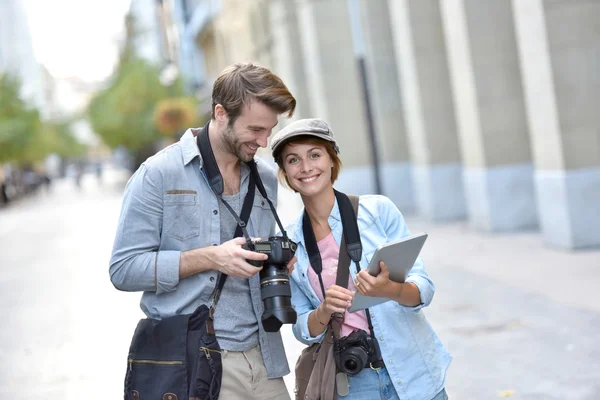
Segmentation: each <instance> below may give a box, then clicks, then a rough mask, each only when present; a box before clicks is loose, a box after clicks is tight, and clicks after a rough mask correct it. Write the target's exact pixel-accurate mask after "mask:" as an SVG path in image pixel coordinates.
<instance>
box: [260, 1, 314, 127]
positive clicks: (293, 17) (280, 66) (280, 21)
mask: <svg viewBox="0 0 600 400" xmlns="http://www.w3.org/2000/svg"><path fill="white" fill-rule="evenodd" d="M290 4H291V6H290ZM269 11H270V12H269V18H270V21H269V23H270V30H271V40H272V43H273V45H272V54H271V60H272V63H273V65H271V67H272V70H273V72H275V73H276V74H277V75H278V76H279V77H281V79H283V81H284V83H285V84H286V85H287V87H288V88H289V89H290V91H291V92H292V94H293V95H294V97H295V98H296V112H295V113H294V117H293V119H292V120H296V119H299V118H309V117H311V116H312V110H311V107H310V101H309V100H308V94H307V87H306V76H305V74H304V65H303V58H304V57H303V53H302V45H301V41H300V30H299V27H298V13H297V12H296V7H295V5H294V2H290V0H271V2H270V10H269ZM281 122H284V123H285V122H287V119H282V121H281ZM281 122H280V123H281ZM283 125H285V124H282V126H283Z"/></svg>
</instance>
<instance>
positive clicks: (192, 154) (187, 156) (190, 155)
mask: <svg viewBox="0 0 600 400" xmlns="http://www.w3.org/2000/svg"><path fill="white" fill-rule="evenodd" d="M201 130H202V128H190V129H188V130H187V131H185V133H184V134H183V136H182V137H181V139H179V145H180V146H181V151H182V154H183V165H188V164H189V163H190V162H191V161H192V160H193V159H194V158H196V157H198V159H199V160H200V165H202V156H201V155H200V149H198V145H197V144H196V136H195V135H197V134H198V133H200V131H201Z"/></svg>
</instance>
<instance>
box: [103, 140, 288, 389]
mask: <svg viewBox="0 0 600 400" xmlns="http://www.w3.org/2000/svg"><path fill="white" fill-rule="evenodd" d="M257 167H258V172H259V174H260V176H261V179H262V181H263V183H264V186H265V189H266V192H267V197H269V199H270V200H271V201H272V202H273V205H276V201H277V178H276V175H275V172H274V171H273V169H272V168H271V167H270V166H268V165H267V163H266V162H264V161H262V160H260V159H257ZM241 168H242V170H241V183H240V196H241V197H240V198H241V199H243V198H244V197H245V196H246V193H247V192H248V181H249V171H250V170H249V168H248V167H247V166H246V165H245V164H243V163H242V165H241ZM218 210H219V204H218V199H217V197H216V196H215V194H214V193H213V192H212V190H211V188H210V186H209V184H208V180H207V178H206V175H205V172H204V170H203V168H202V159H201V156H200V151H199V150H198V146H197V145H196V139H195V137H194V133H193V132H192V130H188V131H187V132H186V133H185V134H184V135H183V136H182V137H181V140H180V141H179V142H177V143H175V144H173V145H171V146H169V147H167V148H166V149H164V150H162V151H160V152H159V153H157V154H156V155H154V156H152V157H151V158H149V159H148V160H147V161H146V162H144V163H143V164H142V165H141V166H140V168H139V169H138V170H137V171H136V172H135V174H134V175H133V176H132V177H131V179H130V180H129V182H128V183H127V187H126V189H125V195H124V199H123V205H122V208H121V215H120V218H119V223H118V227H117V233H116V237H115V242H114V247H113V253H112V257H111V260H110V279H111V281H112V283H113V284H114V286H115V287H116V288H117V289H120V290H125V291H131V292H138V291H143V292H144V294H143V295H142V299H141V303H140V305H141V308H142V311H143V312H144V313H145V314H146V315H147V316H148V317H149V318H154V319H161V318H166V317H170V316H173V315H181V314H189V313H192V312H193V311H194V310H195V309H196V308H197V307H198V306H200V305H201V304H206V305H209V303H210V295H211V294H212V292H213V289H214V287H215V284H216V278H217V274H218V272H217V271H215V270H209V271H205V272H202V273H199V274H196V275H193V276H190V277H188V278H185V279H181V280H180V279H179V258H180V254H181V252H182V251H187V250H191V249H196V248H202V247H208V246H215V245H218V244H220V232H221V231H220V226H221V224H220V215H219V212H218ZM247 229H248V233H249V234H250V235H251V236H252V237H260V238H263V239H266V238H268V237H269V236H272V235H273V234H274V232H275V219H274V218H273V215H272V213H271V210H270V208H269V204H268V203H267V202H266V201H265V199H264V198H263V197H262V196H261V194H260V192H259V191H258V189H257V190H256V193H255V197H254V203H253V207H252V212H251V214H250V220H249V221H248V227H247ZM249 283H250V293H251V298H252V305H253V308H254V312H255V314H256V315H257V318H259V319H260V316H261V315H262V313H263V303H262V299H261V295H260V277H259V276H258V274H256V275H254V276H253V277H251V278H250V282H249ZM219 305H220V304H217V308H218V307H219ZM231 323H232V324H235V321H231ZM258 325H259V343H260V348H261V352H262V356H263V359H264V362H265V367H266V369H267V375H268V377H269V378H278V377H281V376H284V375H286V374H288V373H289V367H288V363H287V359H286V356H285V350H284V348H283V341H282V339H281V334H280V333H279V332H276V333H270V332H265V331H264V329H263V327H262V324H261V323H260V322H259V324H258Z"/></svg>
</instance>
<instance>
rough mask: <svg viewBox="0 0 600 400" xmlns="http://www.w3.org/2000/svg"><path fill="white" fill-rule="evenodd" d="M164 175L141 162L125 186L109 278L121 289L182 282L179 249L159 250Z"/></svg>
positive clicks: (166, 288)
mask: <svg viewBox="0 0 600 400" xmlns="http://www.w3.org/2000/svg"><path fill="white" fill-rule="evenodd" d="M162 192H163V190H162V178H161V177H160V174H159V173H158V172H157V171H153V170H151V169H149V168H148V167H147V166H146V165H142V166H141V167H140V168H139V169H138V170H137V171H136V173H135V174H134V175H133V176H132V177H131V179H130V180H129V182H128V183H127V187H126V189H125V195H124V198H123V204H122V207H121V215H120V217H119V223H118V226H117V233H116V235H115V242H114V245H113V251H112V256H111V260H110V267H109V272H110V279H111V282H112V283H113V285H114V286H115V287H116V288H117V289H119V290H124V291H130V292H137V291H146V292H155V293H156V294H161V293H166V292H170V291H172V290H174V289H175V287H176V286H177V284H178V283H179V259H180V252H179V251H174V250H167V251H158V249H159V246H160V234H161V229H162V215H163V199H162Z"/></svg>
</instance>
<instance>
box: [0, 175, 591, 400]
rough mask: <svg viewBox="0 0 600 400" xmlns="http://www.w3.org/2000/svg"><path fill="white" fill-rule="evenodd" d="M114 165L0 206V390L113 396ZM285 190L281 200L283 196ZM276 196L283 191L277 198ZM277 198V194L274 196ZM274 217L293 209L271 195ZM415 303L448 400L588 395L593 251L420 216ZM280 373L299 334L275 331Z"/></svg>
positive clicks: (121, 320) (120, 326) (122, 348)
mask: <svg viewBox="0 0 600 400" xmlns="http://www.w3.org/2000/svg"><path fill="white" fill-rule="evenodd" d="M125 180H126V175H125V173H123V172H121V171H117V170H110V169H109V170H107V171H106V172H105V175H104V181H103V182H102V184H98V182H97V181H96V179H95V176H92V175H86V176H84V179H83V184H82V188H81V189H78V188H77V187H76V186H75V184H74V182H72V181H68V180H64V181H57V182H55V183H54V184H53V187H52V188H51V191H50V192H49V193H44V192H40V193H38V194H36V195H34V196H32V197H30V198H27V199H24V200H22V201H19V202H18V203H15V204H12V205H10V206H8V207H5V208H1V209H0V293H1V296H0V310H1V311H2V323H1V324H0V357H1V359H2V360H3V362H2V365H1V366H0V398H2V399H8V398H10V399H13V400H20V399H31V398H34V397H41V398H46V399H63V400H64V399H119V398H122V396H123V394H122V391H123V378H124V373H125V368H126V357H127V351H128V347H129V341H130V339H131V335H132V334H133V330H134V328H135V325H136V323H137V321H138V320H139V318H142V317H143V314H142V313H141V311H140V309H139V305H138V303H139V298H140V294H139V293H124V292H119V291H118V290H116V289H115V288H114V287H113V286H112V284H111V282H110V280H109V275H108V261H109V257H110V251H111V248H112V241H113V238H114V231H115V228H116V223H117V219H118V214H119V210H120V205H121V195H122V192H123V187H124V183H125ZM286 196H287V197H286ZM281 199H284V200H283V201H282V200H281ZM285 199H288V200H285ZM280 202H281V203H282V204H280V211H281V213H282V214H283V213H285V217H283V216H282V220H283V221H284V223H285V221H289V219H290V218H291V217H292V215H291V214H293V213H296V212H297V206H298V201H297V198H295V197H293V196H292V195H288V194H283V195H282V196H281V197H280ZM407 221H408V223H409V227H410V229H411V231H413V232H420V231H425V232H428V233H429V239H428V242H427V243H426V244H425V248H424V250H423V257H424V260H425V266H426V268H427V270H428V272H429V273H430V275H431V277H432V278H433V280H434V282H435V284H436V287H437V292H436V295H435V298H434V301H433V304H432V305H431V307H429V308H427V309H426V310H425V313H426V315H427V317H428V319H429V321H430V323H431V324H432V325H433V327H434V329H435V330H436V332H437V334H438V335H439V336H440V338H441V340H442V342H443V343H444V344H445V345H446V346H447V347H448V349H449V350H450V352H451V353H452V354H453V356H454V361H453V363H452V365H451V366H450V369H449V372H448V377H447V378H448V379H447V391H448V394H449V396H450V398H451V399H453V400H486V399H497V398H500V397H508V398H511V399H519V400H521V399H523V400H525V399H527V400H533V399H540V400H541V399H544V400H597V399H600V345H599V344H598V340H599V338H600V290H598V288H599V282H600V251H597V250H596V251H581V252H574V253H573V252H564V251H558V250H553V249H550V248H547V247H545V246H544V245H543V244H542V242H541V238H540V236H539V235H538V234H537V233H535V232H531V233H521V234H513V235H489V234H488V235H483V234H478V233H475V232H473V231H471V230H470V229H468V228H467V225H466V223H463V222H461V223H452V224H445V225H432V224H430V223H427V222H425V221H424V220H422V219H418V218H410V217H409V218H407ZM282 333H283V335H284V341H285V344H286V351H287V356H288V362H289V364H290V369H292V374H290V375H288V376H287V377H286V378H285V380H286V384H287V386H288V389H289V390H290V393H291V394H292V398H293V388H294V384H293V367H294V365H295V362H296V359H297V357H298V355H299V354H300V351H301V350H302V348H303V345H302V344H300V343H299V342H297V341H296V340H295V338H294V337H293V335H292V333H291V329H290V327H289V326H284V328H282Z"/></svg>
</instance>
